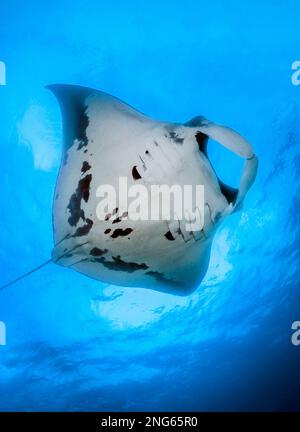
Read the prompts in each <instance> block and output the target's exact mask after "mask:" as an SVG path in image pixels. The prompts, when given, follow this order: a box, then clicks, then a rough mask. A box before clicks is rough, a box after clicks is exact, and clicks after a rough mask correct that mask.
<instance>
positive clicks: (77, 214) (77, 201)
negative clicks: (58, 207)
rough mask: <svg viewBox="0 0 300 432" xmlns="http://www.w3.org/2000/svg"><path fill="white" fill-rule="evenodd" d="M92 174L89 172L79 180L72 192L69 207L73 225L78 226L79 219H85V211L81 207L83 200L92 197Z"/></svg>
mask: <svg viewBox="0 0 300 432" xmlns="http://www.w3.org/2000/svg"><path fill="white" fill-rule="evenodd" d="M91 181H92V175H91V174H88V175H86V176H85V177H84V178H82V179H81V180H79V183H78V186H77V189H76V191H75V192H74V193H73V194H72V196H71V198H70V201H69V204H68V206H67V209H68V210H69V211H70V214H71V215H70V217H69V219H68V222H69V224H70V225H71V226H76V225H77V224H78V222H79V219H83V220H85V215H84V211H83V210H82V209H81V200H82V199H83V200H84V201H85V202H88V200H89V197H90V184H91Z"/></svg>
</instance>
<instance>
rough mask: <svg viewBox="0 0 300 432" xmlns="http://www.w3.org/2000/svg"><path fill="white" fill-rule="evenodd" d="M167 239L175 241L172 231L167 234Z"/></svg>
mask: <svg viewBox="0 0 300 432" xmlns="http://www.w3.org/2000/svg"><path fill="white" fill-rule="evenodd" d="M165 237H166V239H167V240H172V241H173V240H175V237H174V236H173V234H172V233H171V231H168V232H166V234H165Z"/></svg>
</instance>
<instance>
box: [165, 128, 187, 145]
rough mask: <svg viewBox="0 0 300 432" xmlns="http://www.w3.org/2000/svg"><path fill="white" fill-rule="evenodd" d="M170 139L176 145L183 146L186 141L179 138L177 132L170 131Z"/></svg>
mask: <svg viewBox="0 0 300 432" xmlns="http://www.w3.org/2000/svg"><path fill="white" fill-rule="evenodd" d="M169 137H170V138H171V139H172V140H173V141H174V142H175V143H176V144H182V143H183V141H184V138H181V137H179V136H178V135H177V134H176V132H174V131H170V132H169Z"/></svg>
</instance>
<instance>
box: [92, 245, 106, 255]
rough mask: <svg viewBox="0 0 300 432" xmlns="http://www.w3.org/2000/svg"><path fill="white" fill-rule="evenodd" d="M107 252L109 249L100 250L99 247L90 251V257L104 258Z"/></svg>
mask: <svg viewBox="0 0 300 432" xmlns="http://www.w3.org/2000/svg"><path fill="white" fill-rule="evenodd" d="M106 252H107V249H99V248H97V247H94V248H93V249H91V250H90V255H92V256H102V255H104V254H105V253H106Z"/></svg>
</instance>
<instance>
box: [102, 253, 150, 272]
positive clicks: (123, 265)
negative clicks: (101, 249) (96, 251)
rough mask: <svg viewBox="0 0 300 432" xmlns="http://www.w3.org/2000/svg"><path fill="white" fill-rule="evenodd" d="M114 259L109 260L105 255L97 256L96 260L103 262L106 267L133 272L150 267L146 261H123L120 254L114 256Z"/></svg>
mask: <svg viewBox="0 0 300 432" xmlns="http://www.w3.org/2000/svg"><path fill="white" fill-rule="evenodd" d="M112 259H113V261H107V260H106V259H105V258H104V257H101V258H95V259H94V261H96V262H98V263H101V264H103V265H104V267H106V268H108V269H109V270H115V271H123V272H126V273H133V272H135V271H137V270H147V268H148V266H147V264H144V263H141V264H139V263H135V262H127V261H123V260H122V259H121V257H120V255H118V256H116V257H115V256H113V257H112Z"/></svg>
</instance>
